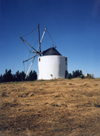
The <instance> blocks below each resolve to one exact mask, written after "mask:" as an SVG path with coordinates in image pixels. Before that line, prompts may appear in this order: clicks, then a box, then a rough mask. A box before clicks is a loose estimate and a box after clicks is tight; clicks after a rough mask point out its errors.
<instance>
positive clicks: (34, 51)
mask: <svg viewBox="0 0 100 136" xmlns="http://www.w3.org/2000/svg"><path fill="white" fill-rule="evenodd" d="M37 28H38V35H39V46H38V49H37V50H36V49H35V48H34V47H33V46H31V45H30V44H29V43H28V42H27V41H26V40H24V39H23V38H22V37H20V39H21V40H22V41H23V42H25V43H26V44H27V45H28V46H30V47H31V49H32V50H33V51H31V52H32V53H35V55H34V56H33V57H31V58H28V59H26V60H24V61H23V63H24V62H26V61H28V60H30V59H33V60H32V62H31V65H30V67H29V69H28V71H27V73H26V77H25V79H26V78H27V76H28V74H29V72H30V69H31V67H32V65H33V62H34V60H35V58H36V57H37V56H38V55H39V56H41V55H42V52H41V43H42V40H43V38H44V35H45V32H46V29H47V28H46V27H45V29H44V31H43V34H42V37H41V39H40V26H39V24H38V27H37Z"/></svg>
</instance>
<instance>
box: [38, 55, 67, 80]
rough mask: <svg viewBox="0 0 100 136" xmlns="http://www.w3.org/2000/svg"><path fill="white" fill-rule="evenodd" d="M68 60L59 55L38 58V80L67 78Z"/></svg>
mask: <svg viewBox="0 0 100 136" xmlns="http://www.w3.org/2000/svg"><path fill="white" fill-rule="evenodd" d="M66 60H67V58H66V57H63V56H58V55H48V56H41V57H39V58H38V79H45V80H49V79H57V78H65V71H66V70H67V61H66Z"/></svg>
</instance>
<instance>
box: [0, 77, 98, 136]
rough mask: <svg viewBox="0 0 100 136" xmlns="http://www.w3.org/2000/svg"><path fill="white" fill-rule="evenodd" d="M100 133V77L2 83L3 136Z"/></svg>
mask: <svg viewBox="0 0 100 136" xmlns="http://www.w3.org/2000/svg"><path fill="white" fill-rule="evenodd" d="M86 135H87V136H100V79H72V80H67V79H59V80H51V81H35V82H18V83H16V82H15V83H1V84H0V136H86Z"/></svg>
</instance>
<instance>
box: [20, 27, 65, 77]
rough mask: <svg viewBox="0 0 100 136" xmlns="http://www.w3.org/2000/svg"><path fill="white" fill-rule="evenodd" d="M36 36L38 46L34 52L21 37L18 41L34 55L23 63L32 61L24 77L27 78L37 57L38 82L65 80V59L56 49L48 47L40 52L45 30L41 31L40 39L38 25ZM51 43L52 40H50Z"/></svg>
mask: <svg viewBox="0 0 100 136" xmlns="http://www.w3.org/2000/svg"><path fill="white" fill-rule="evenodd" d="M37 28H38V36H39V46H38V49H37V50H36V49H35V48H34V47H32V46H31V45H30V44H29V43H28V42H26V41H25V40H24V39H23V38H22V37H20V39H21V40H22V41H23V42H25V43H26V44H27V45H28V46H30V47H31V48H32V50H33V51H31V52H32V53H35V55H34V56H33V57H31V58H29V59H27V60H25V61H23V63H24V62H26V61H28V60H30V59H33V60H32V62H31V65H30V67H29V69H28V71H27V74H26V77H25V78H27V76H28V74H29V72H30V69H31V67H32V64H33V62H34V59H35V58H36V56H39V57H38V79H39V80H42V79H43V80H50V79H58V78H66V76H67V75H66V74H67V57H64V56H62V55H61V54H60V53H59V52H58V51H57V50H56V47H53V46H52V47H50V48H49V49H47V50H44V51H41V43H42V40H43V38H44V35H45V32H46V28H45V29H44V31H43V34H42V36H41V39H40V27H39V24H38V27H37ZM52 41H53V40H52Z"/></svg>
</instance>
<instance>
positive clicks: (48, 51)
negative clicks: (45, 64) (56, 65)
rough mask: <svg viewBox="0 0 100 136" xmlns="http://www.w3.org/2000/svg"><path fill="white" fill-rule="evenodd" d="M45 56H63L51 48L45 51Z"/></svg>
mask: <svg viewBox="0 0 100 136" xmlns="http://www.w3.org/2000/svg"><path fill="white" fill-rule="evenodd" d="M42 54H43V56H46V55H60V56H62V55H61V54H60V53H59V52H58V51H57V50H56V49H55V47H51V48H49V49H47V50H45V51H43V53H42Z"/></svg>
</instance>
